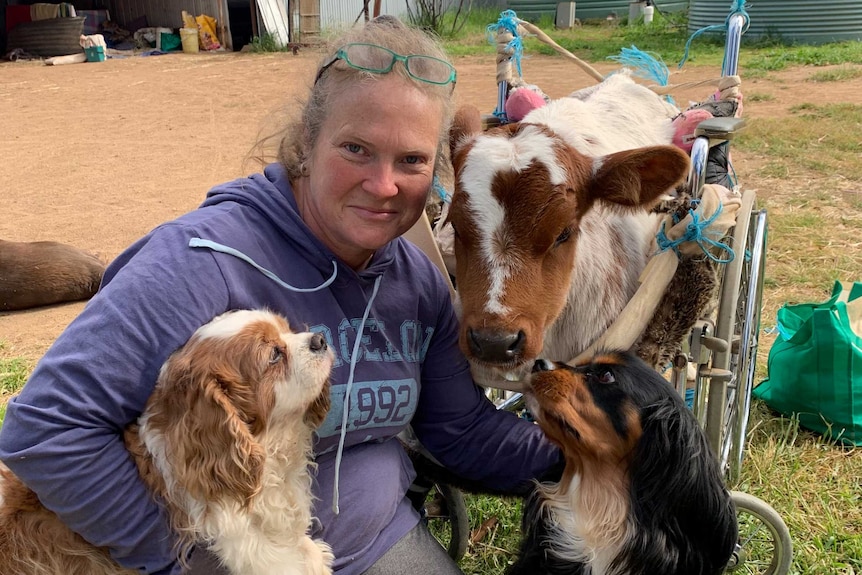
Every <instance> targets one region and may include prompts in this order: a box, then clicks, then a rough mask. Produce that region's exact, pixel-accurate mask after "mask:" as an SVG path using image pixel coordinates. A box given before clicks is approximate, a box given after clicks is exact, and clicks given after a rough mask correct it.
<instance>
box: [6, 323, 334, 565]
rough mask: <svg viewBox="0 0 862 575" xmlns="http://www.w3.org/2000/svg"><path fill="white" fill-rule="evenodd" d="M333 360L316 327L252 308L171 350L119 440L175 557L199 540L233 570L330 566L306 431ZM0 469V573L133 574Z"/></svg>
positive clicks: (321, 407) (324, 401)
mask: <svg viewBox="0 0 862 575" xmlns="http://www.w3.org/2000/svg"><path fill="white" fill-rule="evenodd" d="M332 361H333V356H332V352H331V350H329V349H328V347H327V345H326V340H325V338H324V337H323V336H322V335H320V334H314V333H294V332H292V331H291V329H290V326H289V325H288V323H287V321H286V320H285V319H284V318H282V317H281V316H279V315H276V314H274V313H270V312H267V311H260V310H238V311H233V312H228V313H225V314H222V315H219V316H217V317H216V318H215V319H213V320H212V321H210V322H209V323H207V324H206V325H204V326H202V327H201V328H199V329H198V330H197V331H196V332H195V333H194V334H193V335H192V337H191V338H190V339H189V341H188V342H187V343H186V344H185V345H184V346H182V347H181V348H180V349H179V350H177V351H176V352H175V353H174V354H172V355H171V356H170V357H169V358H168V360H167V361H166V362H165V364H164V366H163V367H162V369H161V372H160V374H159V378H158V383H157V385H156V388H155V390H154V392H153V394H152V396H151V397H150V399H149V401H148V402H147V405H146V408H145V410H144V412H143V414H142V415H141V417H140V418H139V419H138V422H137V424H135V425H132V426H130V427H129V428H128V429H127V430H126V432H125V441H126V445H127V447H128V449H129V451H130V453H131V455H132V457H133V458H134V460H135V463H136V464H137V466H138V470H139V472H140V475H141V477H142V478H143V480H144V482H145V483H146V484H147V486H148V487H149V489H150V490H151V491H152V492H153V494H154V496H155V497H156V498H157V499H159V500H160V501H161V502H163V503H164V505H165V507H166V509H167V510H168V514H169V516H170V520H171V523H172V527H173V528H174V530H175V531H176V532H177V534H178V535H179V538H180V544H179V546H178V547H179V548H178V552H179V554H180V555H179V556H180V557H185V556H186V553H187V551H188V550H189V549H190V548H191V547H192V546H194V545H202V546H208V547H209V548H210V549H211V550H212V551H213V552H214V553H215V555H216V556H217V557H218V558H219V559H220V561H221V562H222V563H223V564H224V565H225V566H226V567H227V568H228V570H229V571H230V572H231V573H233V574H235V575H275V574H280V575H285V574H291V575H326V574H329V573H331V564H332V560H333V556H332V553H331V550H330V548H329V546H328V545H327V544H326V543H324V542H322V541H314V540H312V539H311V538H310V537H309V535H308V530H309V526H310V524H311V520H312V518H311V510H312V499H311V497H312V496H311V481H312V479H311V476H310V473H309V465H310V463H309V461H310V459H309V457H310V455H311V449H312V435H313V432H314V429H315V428H316V427H317V426H318V425H319V424H320V423H321V422H322V421H323V419H324V417H325V416H326V413H327V411H328V409H329V401H330V399H329V374H330V370H331V367H332ZM0 477H2V481H0V495H2V497H0V501H2V506H0V557H2V558H3V559H2V564H0V573H2V574H3V575H12V574H15V575H36V574H39V575H43V574H45V575H48V574H50V575H58V574H61V573H62V574H70V573H76V574H88V575H109V574H110V575H117V574H127V573H132V571H128V570H124V569H122V568H121V567H120V566H118V565H117V564H116V563H114V562H113V561H112V560H111V559H110V558H109V556H108V553H107V550H105V549H99V548H95V547H93V546H91V545H89V544H88V543H87V542H86V541H84V539H83V538H81V537H80V536H78V535H77V534H75V533H73V532H72V531H71V530H69V529H68V528H67V527H66V526H65V525H64V524H63V523H61V522H60V520H59V519H58V518H57V516H56V515H54V514H53V513H51V512H50V511H48V510H47V509H45V508H44V507H42V505H41V504H40V503H39V500H38V499H37V498H36V495H35V494H34V493H33V492H32V491H30V490H29V489H27V488H26V487H25V486H24V485H23V484H22V483H21V482H20V480H18V478H17V477H15V476H14V475H13V474H12V473H11V472H10V471H9V470H8V469H5V468H3V469H2V476H0ZM135 572H136V571H135Z"/></svg>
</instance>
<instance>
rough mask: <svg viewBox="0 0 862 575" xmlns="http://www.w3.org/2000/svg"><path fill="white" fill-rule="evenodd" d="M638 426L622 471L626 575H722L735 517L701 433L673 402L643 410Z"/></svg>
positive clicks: (677, 402) (733, 537)
mask: <svg viewBox="0 0 862 575" xmlns="http://www.w3.org/2000/svg"><path fill="white" fill-rule="evenodd" d="M662 383H664V382H662ZM641 421H642V425H643V435H642V436H641V439H640V441H639V442H638V446H637V448H636V451H635V454H634V457H633V460H632V464H631V469H630V476H631V500H632V509H631V513H632V515H633V517H634V521H635V522H636V524H637V527H636V528H635V529H634V530H633V531H634V532H635V535H634V537H632V539H631V540H630V541H629V543H628V545H630V546H631V547H632V548H631V549H630V553H625V555H626V556H628V557H633V558H637V559H636V562H637V565H638V569H636V570H633V571H632V572H638V573H669V572H677V573H716V574H717V573H722V572H723V570H724V567H726V565H727V561H728V560H729V558H730V555H731V553H732V551H733V547H734V544H735V542H736V536H737V525H736V512H735V510H734V507H733V502H732V500H731V499H730V493H729V492H728V490H727V488H726V487H725V485H724V480H723V477H722V474H721V472H720V469H719V466H718V461H717V459H716V457H715V455H714V454H713V452H712V450H711V449H710V447H709V444H708V443H707V441H706V436H705V435H704V433H703V430H702V429H701V428H700V426H699V424H698V423H697V420H696V419H695V418H694V416H693V415H692V414H691V412H690V411H689V410H688V408H687V407H686V406H685V404H684V403H683V402H682V400H681V399H680V398H678V397H667V398H665V399H663V400H660V401H658V402H657V403H655V404H653V405H650V406H647V407H646V408H644V409H643V411H642V414H641ZM669 561H672V563H669ZM672 567H674V568H672ZM625 571H626V572H628V570H625Z"/></svg>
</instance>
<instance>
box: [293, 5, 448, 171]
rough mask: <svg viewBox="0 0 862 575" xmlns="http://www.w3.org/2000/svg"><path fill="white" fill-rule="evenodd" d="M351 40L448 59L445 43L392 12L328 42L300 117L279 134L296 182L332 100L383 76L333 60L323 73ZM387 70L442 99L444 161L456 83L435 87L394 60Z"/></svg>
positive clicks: (441, 141)
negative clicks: (394, 15) (408, 23)
mask: <svg viewBox="0 0 862 575" xmlns="http://www.w3.org/2000/svg"><path fill="white" fill-rule="evenodd" d="M350 43H365V44H376V45H377V46H382V47H384V48H388V49H389V50H391V51H393V52H396V53H398V54H402V55H405V56H406V55H413V54H416V55H423V56H432V57H434V58H438V59H440V60H444V61H446V62H449V58H448V56H447V55H446V51H445V50H444V49H443V46H442V44H441V42H440V41H439V40H438V39H437V38H435V37H433V36H431V35H429V34H428V33H426V32H424V31H423V30H420V29H419V28H414V27H412V26H408V25H407V24H405V23H403V22H402V21H401V20H398V19H397V18H395V17H393V16H378V17H377V18H374V19H373V20H371V21H369V22H368V23H366V24H365V26H362V27H356V28H352V29H350V30H348V31H346V32H345V33H343V34H341V35H340V36H339V37H338V38H336V39H335V40H333V41H332V42H330V43H329V46H328V48H327V50H325V52H324V54H325V55H324V57H323V58H322V59H321V60H320V62H319V63H318V65H317V70H316V73H315V74H316V77H317V76H318V75H319V77H317V80H316V81H315V83H314V85H313V86H312V87H311V92H310V94H309V95H308V99H307V100H306V101H305V104H304V105H303V108H302V114H301V117H300V119H299V120H298V121H295V122H294V123H293V125H291V126H289V127H288V129H287V130H285V131H284V133H283V135H282V136H281V139H280V142H279V146H278V161H279V162H281V163H282V164H283V165H284V167H285V168H286V169H287V173H288V176H289V177H290V179H291V180H292V181H293V180H295V179H297V178H298V177H299V176H300V166H301V164H302V163H303V161H305V160H306V159H307V158H306V156H307V154H309V153H310V151H311V148H313V147H314V145H315V143H316V142H317V138H318V136H319V134H320V129H321V126H322V125H323V122H324V120H325V119H326V117H327V116H328V115H329V112H330V108H331V106H332V102H333V101H334V100H335V99H336V98H337V97H338V96H340V95H342V94H344V93H345V92H348V91H350V90H352V89H354V88H355V87H356V86H357V85H358V84H360V83H362V82H368V81H374V79H375V78H379V77H380V74H375V73H372V72H366V71H362V70H357V69H355V68H351V67H350V66H348V65H346V64H345V63H344V62H335V63H334V64H333V65H331V66H329V67H328V68H327V69H326V70H325V72H323V74H322V75H320V70H321V69H322V68H323V67H324V65H326V64H327V63H329V62H331V61H332V58H333V57H334V56H335V54H336V53H337V52H338V50H339V49H341V48H342V47H344V46H345V45H347V44H350ZM388 74H398V75H399V76H401V77H402V78H404V79H405V80H407V81H410V82H413V84H414V86H416V87H417V88H419V89H420V90H422V91H423V93H424V94H425V95H426V96H427V97H429V98H431V99H435V100H438V101H439V102H440V105H441V109H442V111H443V114H442V116H443V117H442V118H441V121H442V125H441V129H440V142H439V144H438V154H437V162H438V164H439V163H440V161H441V156H442V153H441V151H442V150H443V149H444V146H445V143H446V138H447V132H448V129H449V124H450V122H451V119H452V107H453V106H452V99H451V95H452V85H451V84H446V85H436V84H430V83H427V82H422V81H421V80H416V79H415V78H412V77H410V76H409V75H408V74H407V70H406V68H405V66H404V65H403V63H402V62H396V63H395V66H393V68H392V70H391V71H390V72H388Z"/></svg>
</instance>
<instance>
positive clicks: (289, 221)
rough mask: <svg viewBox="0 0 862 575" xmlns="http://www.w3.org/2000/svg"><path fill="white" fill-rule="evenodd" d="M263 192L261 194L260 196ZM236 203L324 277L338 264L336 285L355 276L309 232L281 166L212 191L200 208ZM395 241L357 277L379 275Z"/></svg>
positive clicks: (269, 167) (268, 167)
mask: <svg viewBox="0 0 862 575" xmlns="http://www.w3.org/2000/svg"><path fill="white" fill-rule="evenodd" d="M261 192H263V193H261ZM229 202H230V203H234V202H235V203H239V204H243V205H245V206H249V207H251V208H253V209H255V210H256V211H258V212H259V213H260V214H261V215H262V216H263V217H264V218H266V219H267V220H269V221H270V223H271V224H272V226H273V228H274V229H276V230H278V232H279V233H280V234H281V235H282V236H283V237H284V238H285V240H286V241H288V242H290V243H292V244H294V245H296V246H297V252H298V253H303V254H306V257H308V258H309V261H311V262H313V263H314V265H315V266H316V267H318V268H319V269H320V271H321V273H322V274H324V277H328V276H329V275H330V274H331V273H332V262H333V261H336V262H337V264H338V268H339V269H338V275H339V277H340V278H341V279H340V280H339V279H336V282H335V284H336V285H339V284H340V283H344V284H346V283H348V282H349V281H350V280H349V278H350V277H353V276H355V275H356V274H357V272H356V271H354V270H353V268H351V267H349V266H347V265H346V264H345V263H344V262H342V261H341V260H340V259H339V258H338V257H337V256H336V255H335V254H334V253H333V252H332V250H330V249H329V248H328V247H327V246H326V245H325V244H324V243H323V242H321V241H320V240H319V239H318V238H317V236H315V235H314V233H313V232H312V231H311V229H309V227H308V226H307V225H306V224H305V221H303V219H302V216H301V215H300V213H299V207H298V206H297V203H296V198H295V197H294V194H293V187H292V186H291V184H290V181H289V180H288V177H287V170H285V169H284V166H282V165H281V164H269V165H268V166H266V168H265V169H264V171H263V173H262V174H253V175H251V176H249V177H248V178H241V179H238V180H234V181H233V182H229V183H227V184H223V185H221V186H217V187H215V188H213V189H211V190H210V191H209V192H208V193H207V196H206V199H205V200H204V202H203V203H202V204H201V207H209V206H218V205H219V204H225V203H229ZM397 241H399V240H398V239H395V240H393V241H391V242H389V243H388V244H386V245H385V246H383V247H382V248H380V249H378V250H377V251H376V252H375V253H374V256H372V258H371V261H370V262H369V263H368V266H367V267H366V268H365V269H364V270H362V271H361V272H358V275H359V277H362V278H364V279H373V278H376V277H377V276H379V275H381V274H382V273H383V272H384V271H385V269H386V268H387V267H388V266H389V265H390V264H391V263H392V261H393V259H394V249H395V248H394V244H395V242H397Z"/></svg>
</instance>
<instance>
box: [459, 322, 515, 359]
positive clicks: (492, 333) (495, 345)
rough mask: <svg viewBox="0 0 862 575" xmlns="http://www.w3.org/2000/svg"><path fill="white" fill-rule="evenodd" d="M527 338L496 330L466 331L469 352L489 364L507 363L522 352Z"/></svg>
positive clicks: (471, 329) (469, 329)
mask: <svg viewBox="0 0 862 575" xmlns="http://www.w3.org/2000/svg"><path fill="white" fill-rule="evenodd" d="M526 340H527V337H526V335H525V334H524V332H523V331H519V332H517V333H512V332H508V333H506V332H500V331H496V330H478V329H473V328H468V329H467V341H468V343H469V346H470V352H471V353H472V354H473V355H474V356H475V357H476V358H477V359H479V360H481V361H487V362H490V363H508V362H511V361H512V360H514V359H516V358H517V357H518V356H520V355H521V354H522V353H523V351H524V345H525V344H526Z"/></svg>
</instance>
